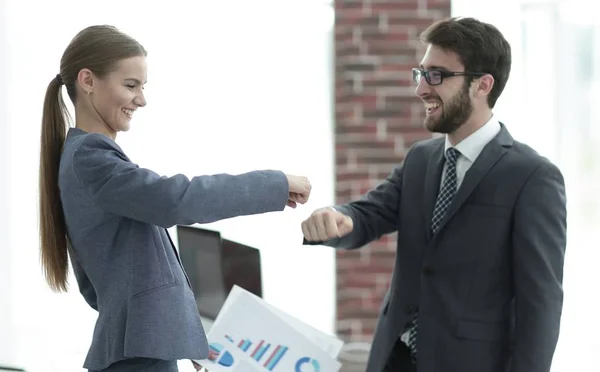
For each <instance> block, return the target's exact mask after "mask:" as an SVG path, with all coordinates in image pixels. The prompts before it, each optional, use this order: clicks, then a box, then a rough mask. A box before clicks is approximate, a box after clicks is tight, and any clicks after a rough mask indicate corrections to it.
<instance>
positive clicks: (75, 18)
mask: <svg viewBox="0 0 600 372" xmlns="http://www.w3.org/2000/svg"><path fill="white" fill-rule="evenodd" d="M4 4H5V5H6V7H7V9H6V10H5V11H2V13H3V14H4V15H5V17H6V26H5V27H6V30H5V34H2V33H0V40H2V37H4V38H5V39H6V40H7V46H8V50H7V51H6V53H4V51H3V50H2V49H1V47H2V45H3V44H1V43H0V51H1V52H2V53H1V54H2V55H3V56H7V57H8V58H7V61H6V64H7V67H6V69H2V68H0V74H2V73H5V75H7V76H8V77H9V79H8V84H7V85H4V84H2V85H0V118H7V119H8V121H1V120H0V123H2V126H1V127H0V134H1V136H0V144H1V145H2V147H1V148H2V149H4V148H6V149H7V150H8V152H6V151H5V152H4V153H2V152H0V155H2V156H0V170H3V168H2V167H3V166H8V171H7V172H2V174H7V177H6V178H7V181H8V183H7V185H6V186H7V187H8V191H3V190H2V189H0V191H3V192H0V203H1V202H2V199H1V198H2V197H4V198H5V199H8V202H9V209H8V211H10V212H9V213H7V212H6V211H7V210H6V209H5V208H1V209H0V210H1V211H3V212H0V213H1V214H0V217H1V220H0V222H1V223H0V229H6V230H9V231H11V235H10V236H8V237H7V235H5V234H3V233H1V234H0V239H2V240H1V241H0V243H2V242H5V241H6V242H5V244H2V245H1V246H2V247H3V249H1V250H0V276H1V277H0V283H2V284H0V298H2V299H3V301H4V299H5V298H6V299H8V301H7V302H8V303H9V306H8V307H6V309H4V308H5V306H2V309H0V312H1V313H0V331H2V337H1V338H0V346H1V347H2V349H0V358H2V357H5V354H7V353H8V355H9V357H10V356H13V358H12V362H14V363H19V364H21V365H24V366H26V367H27V368H28V371H42V370H43V371H61V372H62V371H77V370H80V366H81V364H82V361H83V358H84V355H85V352H86V351H87V347H88V345H89V340H90V337H91V331H92V328H93V325H94V321H95V317H96V314H95V312H94V311H93V310H90V309H89V308H88V307H87V305H86V304H85V303H84V301H83V300H82V299H81V298H80V295H79V294H78V292H77V288H76V286H73V287H72V290H71V291H70V293H68V294H63V295H57V294H54V293H52V292H50V291H49V289H47V287H46V285H45V283H44V281H43V278H42V275H41V270H40V266H39V259H38V237H37V166H38V151H39V149H38V146H39V132H40V119H41V110H42V102H43V97H44V92H45V89H46V87H47V84H48V83H49V81H50V80H51V79H52V78H53V77H54V76H55V75H56V73H57V72H58V69H59V62H60V57H61V54H62V52H63V50H64V48H65V47H66V45H67V44H68V42H69V41H70V40H71V38H72V37H73V36H74V35H75V33H76V32H78V31H79V30H80V29H82V28H83V27H86V26H88V25H91V24H104V23H107V24H113V25H115V26H117V27H119V28H121V29H122V30H123V31H125V32H128V33H130V34H131V35H132V36H134V37H136V38H137V39H138V40H139V41H140V42H141V43H142V44H143V45H144V46H145V47H146V49H148V50H149V56H148V65H149V82H148V85H147V87H146V93H147V99H148V106H147V107H146V108H144V109H143V110H140V111H138V113H136V117H135V118H134V120H133V122H132V129H131V131H130V132H129V133H126V134H123V135H120V136H119V138H118V140H117V141H118V142H119V143H120V144H121V146H122V147H123V148H124V149H125V151H126V152H127V153H128V155H129V156H130V157H131V158H132V159H133V160H134V161H135V162H137V163H139V164H140V165H141V166H145V167H149V168H152V169H154V170H156V171H157V172H159V173H162V174H165V175H172V174H175V173H184V174H186V175H188V176H193V175H197V174H210V173H217V172H228V173H240V172H245V171H250V170H254V169H264V168H270V169H282V170H284V171H286V172H288V173H292V174H304V175H307V176H308V177H310V179H311V181H312V183H313V194H312V198H311V200H310V202H309V203H308V204H307V205H305V206H301V207H299V208H298V209H297V210H286V211H285V213H280V214H268V215H262V216H252V217H244V218H239V219H231V220H228V221H222V222H219V223H215V224H211V225H209V226H208V227H210V228H215V229H219V230H220V231H221V232H222V233H223V236H224V237H225V238H228V239H232V240H237V241H239V242H242V243H245V244H249V245H252V246H256V247H258V248H260V249H261V252H262V256H263V278H264V293H265V299H266V300H267V301H269V302H271V303H273V304H274V305H276V306H278V307H280V308H281V309H283V310H285V311H287V312H289V313H291V314H293V315H296V316H297V317H299V318H301V319H302V320H304V321H306V322H308V323H310V324H311V325H313V326H315V327H316V328H319V329H321V330H323V331H327V332H333V330H334V316H335V310H334V309H335V263H334V253H333V251H332V250H330V249H328V248H324V247H303V246H301V241H302V236H301V231H300V222H301V221H302V220H303V219H304V218H306V217H307V216H308V214H310V212H312V211H313V210H314V209H315V208H318V207H320V206H323V205H328V204H331V203H333V190H334V188H333V180H334V172H333V161H334V160H333V140H332V121H331V117H332V112H331V96H332V93H331V89H330V85H331V82H330V79H331V77H330V71H329V66H328V65H327V64H328V63H329V60H328V58H329V57H328V53H330V52H331V50H330V48H331V46H330V45H329V40H328V39H329V38H330V34H329V33H330V32H331V27H332V22H333V18H332V17H333V15H332V13H331V10H330V9H328V8H326V7H325V6H324V5H323V2H321V1H316V0H315V1H313V2H309V1H304V2H302V3H301V5H299V4H300V3H298V2H295V1H282V0H278V1H258V2H252V3H250V2H247V1H245V0H237V1H228V2H214V1H181V0H179V1H170V2H169V3H168V4H169V7H166V6H165V5H164V4H165V3H164V2H161V3H158V2H156V3H154V2H146V1H127V2H117V1H104V2H102V4H101V6H98V5H97V3H92V2H82V1H75V0H57V1H52V2H40V1H34V0H4ZM33 10H34V11H33ZM292 14H293V15H292ZM2 24H4V22H2ZM0 42H1V41H0ZM3 59H4V58H3ZM0 66H1V65H0ZM0 76H2V75H0ZM3 87H4V88H3ZM65 97H66V95H65ZM2 104H3V105H2ZM5 132H6V135H4V133H5ZM4 138H6V142H8V141H10V144H8V146H6V147H5V146H4V142H2V141H3V139H4ZM7 159H10V161H9V162H8V161H7ZM7 196H8V198H7ZM6 220H8V223H5V222H6ZM3 231H4V230H1V231H0V232H3ZM4 266H7V268H8V267H10V269H11V270H10V271H8V270H4V269H5V267H4ZM8 275H10V282H11V284H10V285H9V286H7V285H6V284H5V283H7V282H8V281H7V280H1V279H8V277H7V276H8ZM5 277H6V278H5ZM3 303H4V302H3ZM6 312H12V313H13V319H12V321H11V320H8V321H7V320H6V319H9V318H6V314H5V313H6ZM10 324H12V325H13V328H14V330H15V331H14V334H12V335H11V336H10V337H9V339H8V340H7V337H5V333H4V330H5V329H7V328H8V327H9V325H10ZM7 334H9V335H10V333H7ZM4 344H7V345H12V346H13V349H12V351H8V352H7V351H6V350H10V349H5V348H4V346H6V345H4ZM182 370H183V369H182Z"/></svg>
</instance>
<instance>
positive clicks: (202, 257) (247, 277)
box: [177, 226, 262, 320]
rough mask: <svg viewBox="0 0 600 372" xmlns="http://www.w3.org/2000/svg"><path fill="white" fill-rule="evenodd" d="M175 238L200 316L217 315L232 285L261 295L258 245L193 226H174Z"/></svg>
mask: <svg viewBox="0 0 600 372" xmlns="http://www.w3.org/2000/svg"><path fill="white" fill-rule="evenodd" d="M177 240H178V243H179V256H180V258H181V263H182V265H183V267H184V269H185V271H186V273H187V275H188V278H189V279H190V282H191V284H192V290H193V292H194V296H195V298H196V304H197V306H198V311H199V312H200V315H201V316H203V317H205V318H208V319H212V320H214V319H216V317H217V315H218V314H219V311H220V310H221V307H222V306H223V304H224V303H225V299H226V298H227V295H229V292H230V291H231V288H233V286H234V285H238V286H240V287H242V288H244V289H246V290H247V291H249V292H251V293H254V294H255V295H257V296H259V297H262V273H261V264H260V251H259V250H258V249H256V248H253V247H249V246H247V245H244V244H239V243H236V242H233V241H230V240H226V239H222V238H221V234H220V233H219V232H217V231H213V230H208V229H202V228H199V227H192V226H177Z"/></svg>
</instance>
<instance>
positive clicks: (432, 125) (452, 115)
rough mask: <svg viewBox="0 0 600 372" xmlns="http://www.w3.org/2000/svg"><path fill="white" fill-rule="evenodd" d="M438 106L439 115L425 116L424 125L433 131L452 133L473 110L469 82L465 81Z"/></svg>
mask: <svg viewBox="0 0 600 372" xmlns="http://www.w3.org/2000/svg"><path fill="white" fill-rule="evenodd" d="M440 108H441V110H442V114H441V115H440V116H439V117H433V116H426V117H425V121H424V122H425V127H426V128H427V130H428V131H430V132H433V133H444V134H448V133H453V132H454V131H456V130H457V129H458V128H460V127H461V126H462V125H463V124H464V123H465V122H466V121H467V119H469V117H470V116H471V113H472V112H473V106H472V105H471V98H470V97H469V84H467V82H466V81H465V84H464V85H463V87H462V88H461V90H460V91H459V92H458V93H457V94H455V95H454V97H452V98H451V99H450V101H449V102H448V103H447V104H443V105H441V107H440Z"/></svg>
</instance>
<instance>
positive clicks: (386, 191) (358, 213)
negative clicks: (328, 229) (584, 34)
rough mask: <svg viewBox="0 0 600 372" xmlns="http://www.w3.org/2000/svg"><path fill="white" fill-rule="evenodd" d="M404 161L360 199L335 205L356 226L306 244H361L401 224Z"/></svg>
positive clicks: (346, 245) (351, 245)
mask: <svg viewBox="0 0 600 372" xmlns="http://www.w3.org/2000/svg"><path fill="white" fill-rule="evenodd" d="M402 174H403V165H400V166H398V167H397V168H395V169H394V170H393V171H392V172H391V173H390V175H389V176H388V177H387V178H386V180H384V181H383V182H382V183H380V184H379V185H378V186H377V187H376V188H374V189H373V190H370V191H369V192H368V193H366V194H365V195H364V196H363V197H362V198H361V199H360V200H357V201H353V202H351V203H348V204H345V205H337V206H335V207H334V208H335V209H336V210H337V211H338V212H340V213H343V214H345V215H347V216H349V217H350V218H352V223H353V225H354V229H353V230H352V232H351V233H350V234H348V235H346V236H343V237H342V238H337V239H332V240H328V241H326V242H308V241H307V240H306V239H304V241H303V244H305V245H326V246H330V247H335V248H342V249H355V248H360V247H362V246H364V245H366V244H368V243H370V242H372V241H374V240H377V239H379V238H380V237H381V236H383V235H385V234H389V233H392V232H394V231H396V230H397V228H398V215H399V208H400V193H401V185H402Z"/></svg>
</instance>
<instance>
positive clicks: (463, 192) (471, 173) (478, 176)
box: [429, 123, 513, 232]
mask: <svg viewBox="0 0 600 372" xmlns="http://www.w3.org/2000/svg"><path fill="white" fill-rule="evenodd" d="M500 126H501V129H500V132H499V133H498V134H497V135H496V137H494V139H492V140H491V141H490V143H488V144H487V145H486V146H485V147H484V148H483V151H482V152H481V154H479V156H478V157H477V159H476V160H475V163H473V165H472V166H471V168H469V170H468V171H467V173H466V174H465V177H464V179H463V182H462V184H461V185H460V187H459V189H458V191H457V193H456V196H454V200H453V201H452V204H451V205H450V208H448V211H446V215H445V216H444V218H443V219H442V221H441V222H440V227H439V230H438V232H439V231H441V230H442V229H443V228H444V226H445V225H446V224H447V223H448V221H450V219H451V218H452V217H453V216H454V214H456V212H457V211H458V210H459V209H460V207H461V206H462V205H463V204H464V202H465V201H466V200H467V198H468V197H469V195H471V193H472V192H473V190H475V187H477V185H479V183H480V182H481V180H482V179H483V178H484V177H485V175H486V174H487V173H488V172H489V171H490V170H491V169H492V167H493V166H494V164H496V162H497V161H498V160H500V158H502V156H504V154H506V152H507V151H508V150H507V148H508V147H511V146H512V144H513V138H512V137H511V135H510V134H509V133H508V130H506V127H505V126H504V124H502V123H500ZM436 197H437V195H435V196H434V199H433V200H434V201H433V203H435V198H436ZM431 213H433V212H431ZM429 226H431V222H430V224H429ZM430 230H431V229H430Z"/></svg>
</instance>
